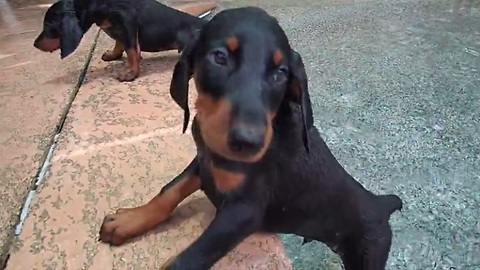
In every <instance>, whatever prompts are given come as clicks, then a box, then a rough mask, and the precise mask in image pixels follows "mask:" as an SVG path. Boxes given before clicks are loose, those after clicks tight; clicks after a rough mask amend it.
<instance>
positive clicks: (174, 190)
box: [100, 158, 200, 246]
mask: <svg viewBox="0 0 480 270" xmlns="http://www.w3.org/2000/svg"><path fill="white" fill-rule="evenodd" d="M198 170H199V168H198V161H197V158H195V159H194V160H193V161H192V162H191V163H190V164H189V165H188V166H187V167H186V168H185V170H184V171H183V172H182V173H181V174H179V175H178V176H177V177H175V178H174V179H173V180H172V181H170V183H168V184H167V185H165V186H164V187H163V188H162V190H161V191H160V193H159V194H158V195H156V196H155V197H153V199H151V200H150V201H149V202H148V203H147V204H145V205H142V206H139V207H135V208H123V209H119V210H117V212H116V213H115V214H112V215H107V216H106V217H105V219H104V220H103V223H102V226H101V228H100V241H102V242H104V243H109V244H111V245H114V246H118V245H121V244H123V243H125V242H126V241H127V240H129V239H132V238H133V237H136V236H139V235H142V234H144V233H146V232H147V231H149V230H151V229H153V228H155V227H156V226H158V225H159V224H160V223H162V222H163V221H164V220H166V219H167V218H168V217H169V216H170V214H171V213H172V212H173V210H174V209H175V208H176V207H177V205H178V204H179V203H180V202H182V201H183V200H184V199H185V198H187V197H188V196H190V195H191V194H192V193H194V192H195V191H197V190H199V189H200V177H199V171H198Z"/></svg>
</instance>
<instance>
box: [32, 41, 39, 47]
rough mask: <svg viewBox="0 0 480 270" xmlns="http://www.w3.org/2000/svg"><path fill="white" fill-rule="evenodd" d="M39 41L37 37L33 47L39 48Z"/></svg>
mask: <svg viewBox="0 0 480 270" xmlns="http://www.w3.org/2000/svg"><path fill="white" fill-rule="evenodd" d="M38 43H39V42H38V39H35V41H34V42H33V47H35V48H37V49H38Z"/></svg>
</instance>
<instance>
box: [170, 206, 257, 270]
mask: <svg viewBox="0 0 480 270" xmlns="http://www.w3.org/2000/svg"><path fill="white" fill-rule="evenodd" d="M262 218H263V211H262V209H260V207H259V206H258V205H255V204H253V203H249V202H237V203H233V204H230V205H224V206H223V207H222V209H220V210H217V214H216V215H215V218H214V219H213V220H212V222H211V223H210V225H209V226H208V227H207V229H206V230H205V231H204V232H203V233H202V235H200V237H199V238H198V239H197V240H195V242H193V244H192V245H190V246H189V247H188V248H187V249H185V250H184V251H183V252H181V253H180V254H179V255H178V256H176V257H174V258H171V259H170V260H168V261H167V262H166V263H165V264H164V265H163V266H162V267H161V269H168V270H207V269H210V268H211V267H212V266H213V265H214V264H215V263H216V262H217V261H218V260H220V259H221V258H222V257H223V256H225V255H226V254H227V253H228V252H229V251H230V250H232V249H233V248H234V247H235V246H236V245H237V244H239V243H240V242H241V241H242V240H243V239H245V238H246V237H247V236H249V235H251V234H252V233H254V232H256V231H257V230H259V229H260V226H261V222H262Z"/></svg>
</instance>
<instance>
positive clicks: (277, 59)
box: [272, 49, 283, 66]
mask: <svg viewBox="0 0 480 270" xmlns="http://www.w3.org/2000/svg"><path fill="white" fill-rule="evenodd" d="M272 59H273V64H274V65H276V66H278V65H280V63H281V62H282V60H283V53H282V51H280V50H279V49H277V50H275V52H274V53H273V58H272Z"/></svg>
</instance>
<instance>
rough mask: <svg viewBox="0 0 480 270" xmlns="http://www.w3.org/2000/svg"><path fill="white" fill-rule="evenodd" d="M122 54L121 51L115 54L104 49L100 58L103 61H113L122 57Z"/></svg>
mask: <svg viewBox="0 0 480 270" xmlns="http://www.w3.org/2000/svg"><path fill="white" fill-rule="evenodd" d="M122 56H123V53H120V54H115V53H113V52H112V51H106V52H104V53H103V54H102V60H103V61H105V62H109V61H115V60H119V59H120V58H122Z"/></svg>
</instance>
